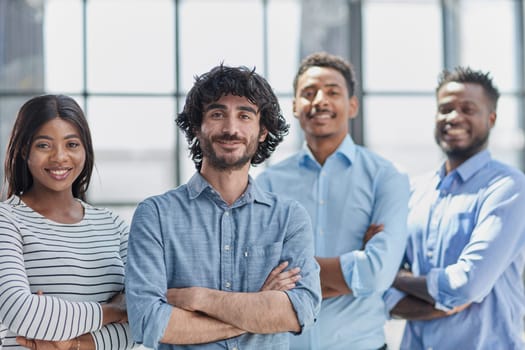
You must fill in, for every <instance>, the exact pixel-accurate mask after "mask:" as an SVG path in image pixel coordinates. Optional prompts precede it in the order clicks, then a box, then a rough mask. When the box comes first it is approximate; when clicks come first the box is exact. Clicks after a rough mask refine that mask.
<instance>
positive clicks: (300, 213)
mask: <svg viewBox="0 0 525 350" xmlns="http://www.w3.org/2000/svg"><path fill="white" fill-rule="evenodd" d="M177 124H178V125H179V127H180V128H181V129H182V130H183V131H184V132H185V134H186V137H187V139H188V142H189V144H190V153H191V156H192V159H193V161H194V162H195V165H196V168H197V172H196V173H195V174H194V176H193V177H192V178H191V179H190V180H189V181H188V183H187V184H185V185H182V186H180V187H178V188H176V189H174V190H172V191H169V192H167V193H165V194H163V195H159V196H154V197H151V198H148V199H146V200H145V201H143V202H142V203H140V204H139V206H138V207H137V209H136V212H135V214H134V216H133V221H132V224H131V229H130V236H129V247H128V260H127V266H126V297H127V303H128V317H129V322H130V325H131V329H132V332H133V336H134V338H135V341H137V342H138V343H141V344H144V345H145V346H147V347H151V348H158V349H230V350H235V349H239V350H241V349H288V336H287V334H286V333H285V332H293V333H301V332H302V331H303V330H304V329H306V328H308V327H309V326H311V325H312V324H313V323H314V320H315V318H316V316H317V314H318V312H319V307H320V303H321V290H320V282H319V266H318V264H317V263H316V261H315V258H314V255H313V253H314V251H313V238H312V229H311V222H310V220H309V217H308V213H307V212H306V210H305V209H304V208H303V207H301V206H300V205H299V204H298V203H297V202H295V201H290V200H288V199H281V198H279V197H278V196H276V195H274V194H271V193H269V192H265V191H263V190H261V189H260V188H259V187H258V186H257V185H256V184H255V182H254V181H253V180H252V179H251V178H250V177H249V175H248V171H249V169H250V165H251V164H259V163H261V162H263V161H264V160H265V159H266V158H267V157H269V156H270V154H271V153H272V152H273V150H274V149H275V147H276V146H277V145H278V144H279V143H280V142H281V141H282V139H283V136H284V135H285V134H286V132H287V131H288V126H287V125H286V123H285V120H284V117H283V116H282V114H281V111H280V107H279V104H278V101H277V98H276V96H275V95H274V93H273V91H272V89H271V87H270V86H269V85H268V83H267V82H266V80H264V79H263V78H262V77H260V76H259V75H258V74H256V73H255V72H254V71H253V70H250V69H247V68H245V67H237V68H232V67H226V66H223V65H221V66H218V67H215V68H214V69H212V70H211V71H210V72H208V73H205V74H203V75H201V76H200V77H198V78H197V79H196V81H195V85H194V86H193V88H192V89H191V90H190V92H189V93H188V96H187V98H186V104H185V106H184V110H183V112H182V113H180V114H179V115H178V117H177ZM287 264H288V266H290V267H294V268H295V269H291V270H289V271H284V269H285V268H286V266H287ZM276 266H277V267H276ZM272 268H275V269H274V270H273V272H272ZM299 269H300V276H299V275H298V270H299ZM265 281H266V282H265Z"/></svg>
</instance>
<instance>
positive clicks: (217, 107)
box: [204, 103, 257, 114]
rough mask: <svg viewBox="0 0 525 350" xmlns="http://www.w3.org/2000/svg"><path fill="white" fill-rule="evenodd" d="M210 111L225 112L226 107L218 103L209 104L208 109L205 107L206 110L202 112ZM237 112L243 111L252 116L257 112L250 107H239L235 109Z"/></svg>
mask: <svg viewBox="0 0 525 350" xmlns="http://www.w3.org/2000/svg"><path fill="white" fill-rule="evenodd" d="M212 109H222V110H226V109H227V108H226V106H225V105H223V104H220V103H210V104H209V105H208V107H206V109H205V110H204V111H205V112H207V111H209V110H212ZM237 110H239V111H245V112H251V113H253V114H257V111H256V110H255V109H254V108H252V107H250V106H240V107H238V108H237Z"/></svg>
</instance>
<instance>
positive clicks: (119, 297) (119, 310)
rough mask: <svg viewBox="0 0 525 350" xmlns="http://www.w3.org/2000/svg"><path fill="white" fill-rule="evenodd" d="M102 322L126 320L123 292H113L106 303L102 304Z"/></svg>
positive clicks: (122, 321)
mask: <svg viewBox="0 0 525 350" xmlns="http://www.w3.org/2000/svg"><path fill="white" fill-rule="evenodd" d="M102 312H103V318H104V320H103V324H104V325H106V324H109V323H124V322H128V313H127V311H126V295H125V294H124V293H117V294H115V295H114V296H113V297H112V298H111V299H109V301H108V302H107V303H106V304H103V305H102Z"/></svg>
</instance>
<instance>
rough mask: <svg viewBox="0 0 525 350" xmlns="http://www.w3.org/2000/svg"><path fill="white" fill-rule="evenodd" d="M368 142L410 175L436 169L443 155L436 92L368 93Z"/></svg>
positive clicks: (366, 127)
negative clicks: (436, 119)
mask: <svg viewBox="0 0 525 350" xmlns="http://www.w3.org/2000/svg"><path fill="white" fill-rule="evenodd" d="M364 101H365V102H364V107H365V111H366V117H365V120H364V123H365V141H366V144H367V146H368V147H369V148H370V149H371V150H373V151H375V152H377V153H379V154H381V155H382V156H383V157H385V158H386V159H388V160H390V161H392V162H394V163H396V165H397V166H398V167H399V168H400V169H403V170H404V171H406V172H407V173H408V174H410V175H417V174H420V173H422V172H427V171H433V170H434V169H436V167H437V166H438V165H439V163H440V161H441V159H442V156H441V152H440V150H439V148H438V147H437V145H436V143H435V142H434V116H435V111H436V110H435V108H436V101H435V99H434V97H433V96H423V97H422V96H379V97H376V96H368V97H366V98H365V100H364Z"/></svg>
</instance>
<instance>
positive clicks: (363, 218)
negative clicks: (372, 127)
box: [257, 136, 409, 350]
mask: <svg viewBox="0 0 525 350" xmlns="http://www.w3.org/2000/svg"><path fill="white" fill-rule="evenodd" d="M257 182H258V183H259V184H260V185H261V186H262V187H264V188H265V189H268V190H270V191H272V192H275V193H276V194H278V195H283V196H287V197H288V198H293V199H295V200H298V201H299V203H301V204H302V205H303V206H304V207H305V208H306V210H307V211H308V213H309V214H310V216H311V218H312V222H313V225H314V239H315V254H316V256H319V257H335V256H340V262H341V267H342V270H343V274H344V279H345V280H346V283H347V285H348V287H350V289H352V291H353V294H349V295H344V296H340V297H336V298H329V299H325V300H323V303H322V306H321V313H320V315H319V319H318V321H317V323H316V324H315V325H314V327H312V328H311V329H310V330H308V331H306V332H303V334H302V335H300V336H292V337H290V338H291V339H290V342H291V345H292V346H291V348H292V349H297V350H307V349H316V350H317V349H352V350H360V349H367V350H370V349H378V348H379V347H381V346H382V345H383V344H384V343H385V338H384V332H383V326H384V324H385V321H386V318H387V315H386V313H385V305H384V302H383V299H382V294H383V292H384V291H385V290H386V289H387V288H388V287H389V286H390V285H391V283H392V281H393V279H394V277H395V275H396V272H397V270H398V269H399V266H400V262H401V259H402V257H403V253H404V250H405V242H406V218H407V210H408V196H409V183H408V177H407V176H406V175H405V174H401V173H400V172H399V171H397V170H396V169H395V168H394V166H393V165H392V164H391V163H390V162H388V161H386V160H384V159H383V158H381V157H379V156H377V155H375V154H374V153H372V152H370V151H368V150H367V149H365V148H363V147H360V146H357V145H355V144H354V143H353V141H352V139H351V138H350V136H347V137H346V138H345V140H344V142H343V143H342V144H341V145H340V146H339V148H338V149H337V150H336V152H334V153H333V154H332V155H331V156H330V157H329V158H328V159H327V160H326V162H325V163H324V165H323V166H321V165H320V164H319V163H318V162H317V161H316V160H315V159H314V157H313V156H312V154H311V152H310V151H309V149H308V147H307V146H306V145H305V146H304V147H303V149H302V150H301V151H300V152H299V153H298V154H296V155H294V156H292V157H290V158H288V159H286V160H284V161H282V162H281V163H279V164H276V165H275V166H272V167H270V168H268V169H267V170H265V171H264V172H263V173H262V174H261V175H259V177H258V178H257ZM371 223H376V224H384V225H385V228H384V231H382V232H380V233H378V234H377V235H375V236H374V237H373V238H372V240H370V241H369V242H368V245H367V246H366V249H365V250H362V245H363V237H364V233H365V231H366V229H367V228H368V226H369V225H370V224H371Z"/></svg>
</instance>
